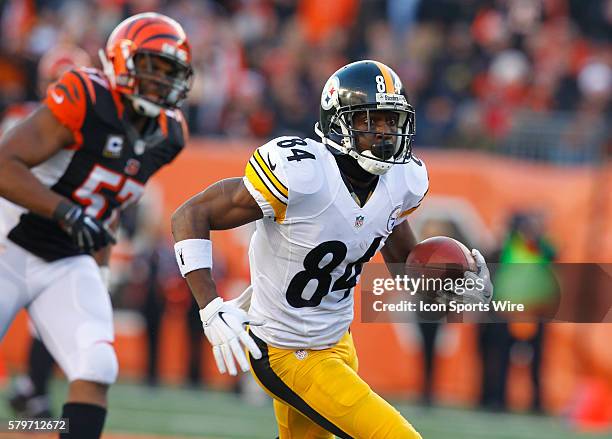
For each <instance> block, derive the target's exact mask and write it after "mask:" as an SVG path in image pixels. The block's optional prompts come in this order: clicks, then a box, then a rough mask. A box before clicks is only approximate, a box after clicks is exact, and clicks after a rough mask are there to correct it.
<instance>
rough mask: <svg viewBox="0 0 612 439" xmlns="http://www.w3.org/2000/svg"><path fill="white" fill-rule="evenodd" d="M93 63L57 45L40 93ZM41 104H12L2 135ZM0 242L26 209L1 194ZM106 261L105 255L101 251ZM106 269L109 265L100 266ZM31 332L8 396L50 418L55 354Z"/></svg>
mask: <svg viewBox="0 0 612 439" xmlns="http://www.w3.org/2000/svg"><path fill="white" fill-rule="evenodd" d="M89 65H91V58H90V57H89V55H88V54H87V52H85V51H84V50H83V49H81V48H80V47H77V46H74V45H71V44H60V45H57V46H55V47H53V48H51V49H50V50H48V51H47V52H45V54H44V55H43V56H42V57H41V59H40V61H39V62H38V69H37V81H38V87H37V88H38V91H39V93H40V96H44V95H45V93H46V91H47V88H48V87H49V85H51V84H52V83H53V82H55V81H57V80H58V79H59V78H60V77H61V76H62V75H63V74H64V73H66V72H67V71H69V70H71V69H76V68H79V67H85V66H89ZM37 107H38V102H35V101H28V102H20V103H16V104H13V105H11V106H10V107H9V108H8V109H7V111H6V112H5V113H4V115H3V118H2V121H1V122H0V135H2V132H3V131H8V130H9V129H10V128H11V127H13V126H15V125H17V124H18V123H19V122H21V121H23V120H24V119H25V118H26V117H27V116H28V115H30V114H31V113H32V112H33V111H34V110H36V108H37ZM0 211H1V212H2V215H0V242H1V241H3V240H4V239H6V234H7V233H8V231H9V230H10V229H12V228H13V227H14V226H15V224H17V222H18V221H19V216H20V214H21V213H22V211H23V209H22V208H21V207H19V206H16V205H14V204H13V203H11V202H9V201H7V200H5V199H4V198H0ZM100 256H101V258H102V259H101V260H102V261H104V259H105V257H104V256H105V255H100ZM100 269H101V270H103V271H104V272H105V273H107V272H108V267H101V268H100ZM29 328H30V330H31V332H32V342H31V344H30V350H29V354H28V369H27V372H28V374H27V375H22V376H18V377H17V379H15V381H14V382H15V385H14V386H13V391H12V392H11V395H10V396H9V405H10V406H11V408H12V409H13V411H14V412H15V414H17V415H20V416H24V417H28V418H50V417H51V412H50V406H49V398H48V395H47V388H48V382H49V379H50V377H51V372H52V371H53V364H54V361H53V357H52V356H51V354H50V353H49V351H48V350H47V348H45V345H44V344H43V343H42V342H41V341H40V338H39V337H38V333H37V332H36V331H35V330H34V329H33V325H31V324H30V325H29Z"/></svg>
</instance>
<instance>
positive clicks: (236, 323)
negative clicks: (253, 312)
mask: <svg viewBox="0 0 612 439" xmlns="http://www.w3.org/2000/svg"><path fill="white" fill-rule="evenodd" d="M200 319H202V324H203V326H204V334H206V337H207V338H208V341H210V343H211V344H212V347H213V355H214V357H215V361H216V363H217V368H218V369H219V372H221V373H226V372H229V374H230V375H237V374H238V372H237V370H236V363H235V362H234V359H236V361H238V364H239V365H240V369H242V371H243V372H246V371H248V370H249V362H248V361H247V358H246V354H245V353H244V350H243V347H242V346H241V344H242V345H244V347H246V348H247V349H248V350H249V352H250V353H251V355H252V356H253V358H255V359H259V358H261V351H260V350H259V347H258V346H257V344H255V340H253V339H252V338H251V337H250V336H249V334H248V333H247V332H246V331H245V330H244V325H247V324H250V325H261V324H263V322H256V321H252V320H251V317H250V316H249V315H248V314H247V313H246V312H245V311H243V310H242V309H240V308H238V307H236V306H235V305H233V304H232V303H230V302H223V299H222V298H220V297H217V298H215V299H214V300H213V301H211V302H210V303H209V304H208V305H206V306H205V307H204V308H203V309H201V310H200Z"/></svg>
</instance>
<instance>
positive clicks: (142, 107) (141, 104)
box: [128, 95, 161, 117]
mask: <svg viewBox="0 0 612 439" xmlns="http://www.w3.org/2000/svg"><path fill="white" fill-rule="evenodd" d="M128 98H129V99H130V101H132V106H133V107H134V110H136V112H137V113H138V114H141V115H143V116H147V117H157V116H159V113H160V112H161V107H160V106H159V105H155V104H154V103H153V102H149V101H147V100H146V99H143V98H139V97H138V96H129V95H128Z"/></svg>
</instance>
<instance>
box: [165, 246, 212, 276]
mask: <svg viewBox="0 0 612 439" xmlns="http://www.w3.org/2000/svg"><path fill="white" fill-rule="evenodd" d="M174 254H175V255H176V262H177V264H178V266H179V269H180V270H181V276H183V277H185V276H186V275H187V273H190V272H192V271H195V270H199V269H201V268H212V242H210V240H208V239H184V240H182V241H179V242H177V243H176V244H174Z"/></svg>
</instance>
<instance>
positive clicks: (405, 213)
mask: <svg viewBox="0 0 612 439" xmlns="http://www.w3.org/2000/svg"><path fill="white" fill-rule="evenodd" d="M419 206H420V204H419V205H418V206H414V207H413V208H412V209H408V210H405V211H403V212H402V213H401V214H400V216H399V217H400V218H403V217H405V216H408V215H410V214H411V213H412V212H414V211H415V210H417V208H418V207H419Z"/></svg>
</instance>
